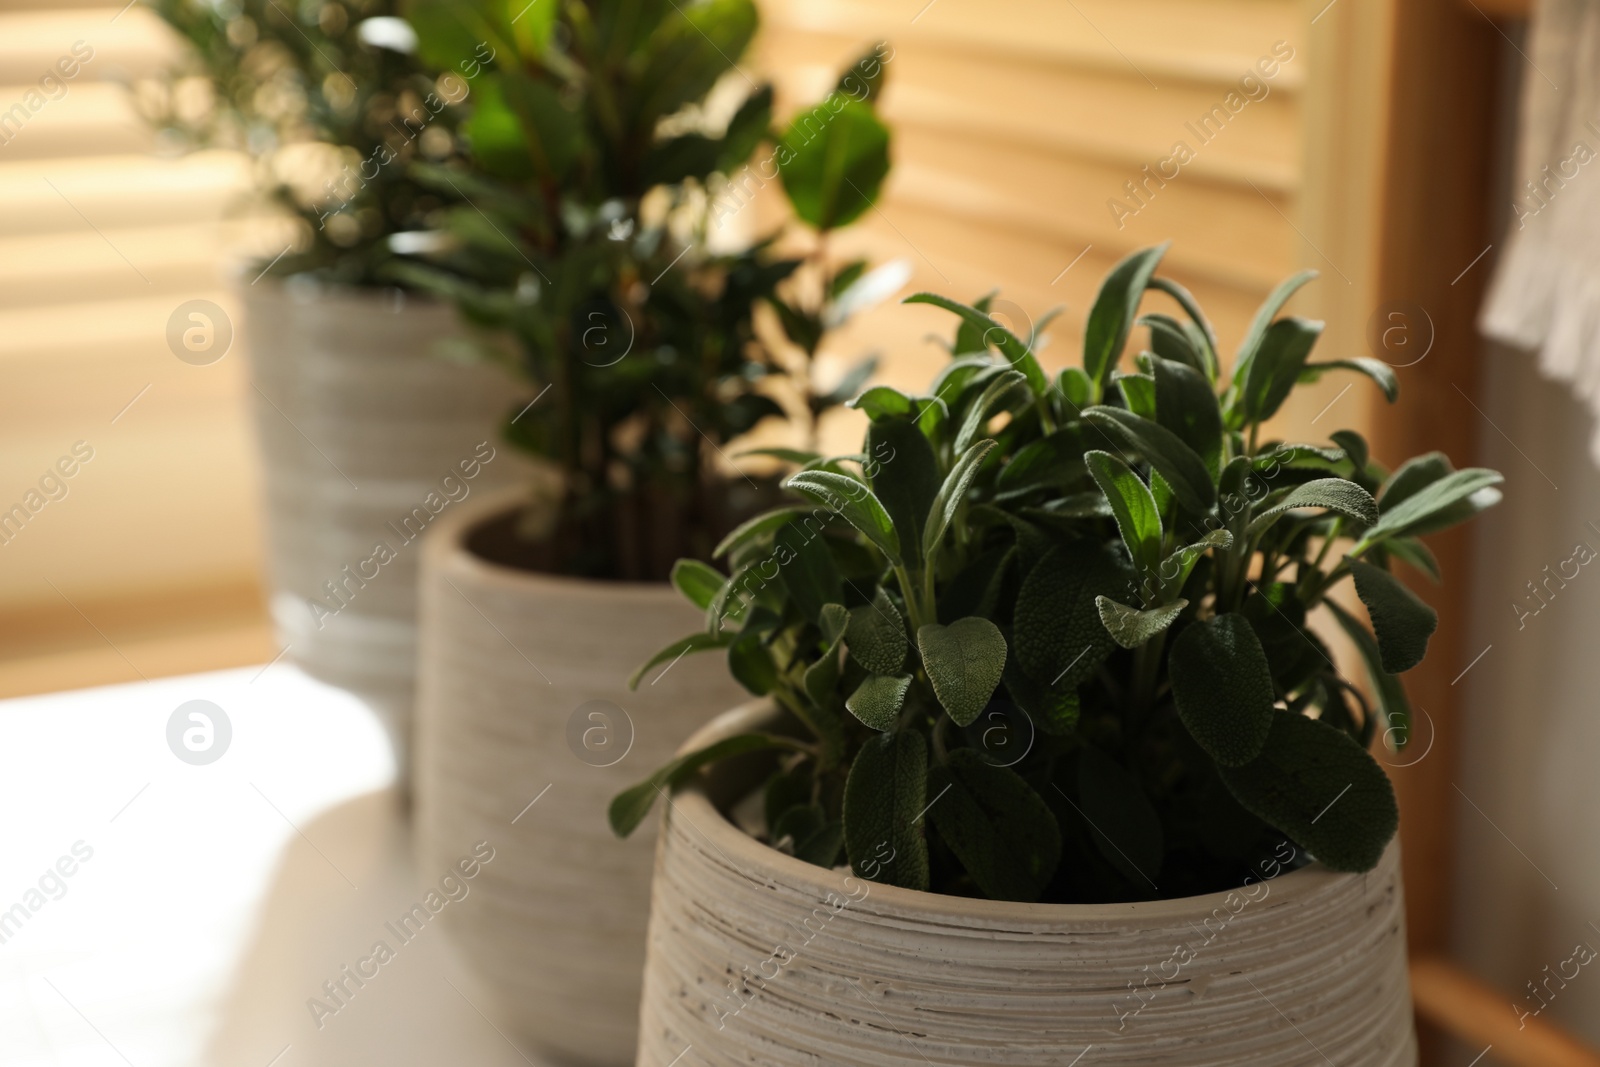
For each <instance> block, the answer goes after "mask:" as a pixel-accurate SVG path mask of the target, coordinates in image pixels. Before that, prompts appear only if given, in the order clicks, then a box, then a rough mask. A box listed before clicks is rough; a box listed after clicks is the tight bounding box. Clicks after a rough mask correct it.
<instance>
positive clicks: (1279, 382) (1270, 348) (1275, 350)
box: [1231, 318, 1324, 426]
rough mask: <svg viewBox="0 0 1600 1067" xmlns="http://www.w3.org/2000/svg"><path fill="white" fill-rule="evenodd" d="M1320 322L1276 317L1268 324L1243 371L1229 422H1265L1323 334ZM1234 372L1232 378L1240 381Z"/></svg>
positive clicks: (1296, 380)
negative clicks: (1241, 382)
mask: <svg viewBox="0 0 1600 1067" xmlns="http://www.w3.org/2000/svg"><path fill="white" fill-rule="evenodd" d="M1323 325H1324V324H1323V323H1321V322H1316V321H1313V320H1309V319H1301V318H1287V319H1279V320H1278V321H1277V322H1274V323H1273V324H1272V325H1271V326H1268V327H1267V330H1266V333H1264V334H1263V335H1262V337H1261V343H1260V345H1259V346H1258V347H1257V349H1256V354H1255V358H1254V359H1252V360H1251V361H1250V363H1249V365H1248V367H1247V368H1246V370H1245V372H1244V378H1243V385H1242V386H1241V387H1240V391H1239V395H1238V400H1237V404H1236V407H1235V410H1236V412H1237V415H1236V417H1235V418H1234V419H1233V420H1232V423H1231V424H1232V425H1234V426H1241V425H1245V424H1248V423H1252V422H1265V421H1266V420H1267V419H1270V418H1271V417H1272V416H1273V415H1275V414H1277V411H1278V409H1279V408H1280V407H1282V406H1283V402H1284V401H1285V400H1287V399H1288V398H1289V393H1290V392H1291V391H1292V390H1293V389H1294V387H1295V383H1296V382H1298V381H1299V380H1300V372H1301V370H1302V369H1304V367H1305V364H1306V357H1307V356H1309V355H1310V354H1311V349H1312V348H1313V347H1314V346H1315V345H1316V343H1317V338H1319V337H1321V336H1322V328H1323ZM1239 380H1240V378H1239V372H1238V371H1237V370H1236V371H1235V372H1234V381H1236V382H1237V381H1239Z"/></svg>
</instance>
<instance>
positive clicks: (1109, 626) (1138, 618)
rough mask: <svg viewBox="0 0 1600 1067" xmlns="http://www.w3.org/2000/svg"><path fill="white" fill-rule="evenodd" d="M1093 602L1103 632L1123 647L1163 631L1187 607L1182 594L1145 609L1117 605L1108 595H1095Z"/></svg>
mask: <svg viewBox="0 0 1600 1067" xmlns="http://www.w3.org/2000/svg"><path fill="white" fill-rule="evenodd" d="M1094 603H1095V607H1096V608H1097V609H1098V610H1099V612H1100V622H1101V623H1102V624H1103V625H1104V626H1105V628H1106V632H1107V633H1108V634H1110V635H1111V637H1112V639H1113V640H1114V641H1116V643H1117V644H1119V645H1121V646H1122V647H1123V648H1138V647H1139V646H1140V645H1142V644H1144V643H1145V642H1146V641H1149V640H1150V639H1151V638H1152V637H1154V636H1155V635H1156V634H1159V633H1162V632H1164V631H1165V630H1166V628H1167V627H1169V626H1171V625H1172V623H1173V621H1174V620H1176V619H1177V617H1178V616H1179V615H1182V614H1183V609H1184V608H1186V607H1188V606H1189V602H1188V601H1187V600H1184V599H1183V598H1182V597H1179V598H1178V599H1177V600H1174V601H1173V602H1172V603H1170V604H1163V605H1161V606H1160V607H1158V608H1151V609H1149V610H1148V611H1140V610H1139V609H1138V608H1130V607H1129V606H1128V605H1126V604H1119V603H1117V602H1116V601H1115V600H1112V599H1111V598H1110V597H1108V596H1097V597H1095V598H1094Z"/></svg>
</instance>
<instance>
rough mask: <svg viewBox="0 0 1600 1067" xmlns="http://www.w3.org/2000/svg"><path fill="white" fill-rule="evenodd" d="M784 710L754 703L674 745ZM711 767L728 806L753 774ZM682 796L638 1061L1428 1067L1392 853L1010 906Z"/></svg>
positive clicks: (668, 855)
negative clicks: (1180, 886)
mask: <svg viewBox="0 0 1600 1067" xmlns="http://www.w3.org/2000/svg"><path fill="white" fill-rule="evenodd" d="M773 721H774V718H773V716H772V714H771V712H770V710H769V708H768V707H766V706H764V705H762V704H750V705H746V706H745V707H743V708H740V709H738V710H736V711H734V712H730V713H729V714H727V715H725V716H723V717H722V718H720V719H718V720H717V721H716V722H715V723H713V724H712V725H711V726H709V727H707V728H706V729H705V730H702V731H701V733H700V734H699V735H698V736H696V737H695V738H694V739H693V740H692V741H690V742H689V743H688V744H687V745H686V746H685V748H686V749H687V748H689V747H696V748H698V747H701V746H703V745H705V744H708V743H709V742H711V741H713V740H715V739H716V738H717V737H720V736H726V735H728V734H732V733H738V732H743V731H745V730H749V729H752V728H758V727H764V726H770V725H771V724H772V723H773ZM747 758H753V757H747ZM719 772H720V773H719V774H716V775H713V777H712V779H711V791H712V792H720V793H721V794H722V795H720V796H719V797H718V800H719V803H727V802H728V801H730V800H732V799H734V796H735V795H736V794H738V793H740V792H741V791H743V790H744V789H746V788H748V785H749V781H746V782H743V783H739V782H735V781H732V780H731V779H733V778H734V777H735V776H736V768H728V767H724V768H719ZM675 800H676V802H675V804H674V805H673V806H672V808H671V809H670V810H669V811H668V812H667V815H666V817H665V822H664V826H665V829H664V831H663V837H662V839H661V844H660V849H659V853H658V858H657V865H656V882H655V892H654V896H653V898H652V904H651V915H650V946H649V962H648V964H647V967H646V973H645V993H644V1005H643V1009H642V1012H641V1023H640V1043H639V1058H638V1063H639V1065H640V1067H667V1065H668V1064H672V1063H676V1062H693V1063H695V1064H697V1065H704V1067H735V1065H740V1067H744V1065H748V1064H753V1063H759V1064H763V1065H768V1067H791V1065H792V1067H800V1065H806V1067H815V1065H816V1064H824V1063H825V1064H852V1065H868V1067H878V1065H884V1067H887V1065H894V1067H929V1065H938V1067H943V1065H962V1067H971V1065H974V1064H1005V1065H1016V1067H1023V1065H1026V1067H1035V1065H1037V1067H1044V1065H1046V1064H1050V1065H1056V1067H1060V1065H1063V1064H1070V1063H1077V1062H1079V1061H1078V1060H1077V1059H1075V1057H1080V1056H1081V1057H1082V1060H1081V1062H1082V1063H1083V1065H1084V1067H1090V1065H1094V1067H1101V1065H1104V1067H1111V1065H1117V1064H1122V1065H1127V1067H1134V1065H1137V1067H1158V1065H1169V1064H1170V1065H1180V1064H1181V1065H1183V1067H1302V1065H1303V1067H1324V1065H1326V1064H1328V1063H1336V1064H1338V1065H1339V1067H1413V1065H1415V1064H1416V1062H1417V1049H1416V1039H1415V1036H1414V1035H1413V1032H1412V1017H1411V997H1410V991H1409V986H1408V984H1407V972H1406V955H1405V922H1404V914H1403V907H1402V905H1403V901H1402V891H1401V886H1400V862H1399V848H1398V845H1395V844H1391V845H1390V846H1389V849H1388V851H1387V852H1385V853H1384V856H1383V859H1382V860H1381V861H1380V863H1379V865H1378V866H1377V868H1376V869H1374V870H1372V871H1371V872H1369V873H1367V874H1364V875H1352V874H1336V873H1334V872H1332V871H1329V870H1327V869H1326V868H1323V867H1321V866H1319V865H1316V864H1313V865H1311V866H1308V867H1303V868H1301V869H1299V870H1295V871H1292V872H1290V873H1283V874H1279V875H1278V876H1276V877H1272V875H1273V873H1274V872H1272V871H1271V870H1266V871H1263V872H1262V874H1263V876H1264V877H1265V880H1264V881H1263V880H1256V881H1253V882H1252V883H1251V884H1250V885H1248V886H1243V885H1241V887H1240V888H1239V889H1238V890H1235V891H1232V892H1227V893H1214V894H1210V895H1208V896H1200V897H1189V898H1184V899H1177V900H1162V901H1150V902H1141V903H1132V904H1096V905H1060V904H1016V903H1009V902H1003V901H990V900H972V899H967V898H963V897H950V896H941V895H937V894H933V893H919V892H913V891H911V890H906V889H899V888H895V887H893V886H884V885H878V884H874V883H870V882H867V881H864V880H862V879H859V878H855V877H853V876H850V875H848V874H846V873H842V872H840V871H828V870H823V869H821V868H819V867H815V866H812V865H810V864H807V863H803V862H801V861H800V860H797V859H795V858H793V857H791V856H787V855H784V854H782V853H780V852H778V851H776V850H774V849H771V848H768V847H767V846H766V845H763V844H761V843H760V842H758V841H757V840H755V839H754V838H752V837H750V836H748V835H747V834H745V833H744V832H742V831H741V830H739V829H737V828H736V827H735V826H734V825H733V824H732V823H730V822H729V821H728V819H727V818H725V817H724V816H723V814H722V812H721V810H719V807H718V806H717V805H716V804H713V802H712V800H711V799H710V797H709V796H708V792H707V791H706V789H704V788H698V787H697V788H691V789H686V790H685V791H684V792H682V793H681V794H679V795H678V796H677V797H676V798H675ZM687 1049H692V1050H693V1051H692V1053H690V1054H689V1056H692V1060H691V1059H690V1058H689V1056H685V1055H684V1054H685V1050H687ZM1086 1050H1088V1051H1086ZM680 1056H683V1057H684V1059H683V1060H681V1061H680V1060H679V1057H680Z"/></svg>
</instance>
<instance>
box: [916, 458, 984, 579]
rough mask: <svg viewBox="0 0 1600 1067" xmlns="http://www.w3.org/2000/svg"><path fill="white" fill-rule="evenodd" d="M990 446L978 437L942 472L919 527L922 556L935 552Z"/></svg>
mask: <svg viewBox="0 0 1600 1067" xmlns="http://www.w3.org/2000/svg"><path fill="white" fill-rule="evenodd" d="M994 446H995V443H994V442H993V441H991V440H983V441H979V442H978V443H977V444H975V445H973V446H972V447H971V448H969V449H967V450H966V451H965V452H963V453H962V454H961V458H960V459H958V460H956V463H955V466H953V467H951V468H950V473H949V474H947V475H946V476H945V479H944V484H943V485H941V486H940V487H939V492H938V495H937V496H935V497H934V498H933V506H932V507H930V508H929V509H928V521H927V524H926V525H925V526H924V527H923V530H922V555H923V558H924V559H930V560H931V559H933V558H934V557H935V556H936V555H937V554H938V552H939V542H940V541H942V540H944V532H945V530H947V529H949V527H950V521H951V520H952V519H954V518H955V516H956V511H957V510H958V509H959V508H960V507H961V504H962V502H963V501H965V500H966V499H967V490H968V489H970V488H971V487H972V479H973V478H975V477H977V475H978V467H979V466H980V465H981V464H982V463H983V460H984V457H986V456H987V455H988V454H989V450H990V449H992V448H994Z"/></svg>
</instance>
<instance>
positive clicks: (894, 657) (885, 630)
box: [845, 586, 911, 674]
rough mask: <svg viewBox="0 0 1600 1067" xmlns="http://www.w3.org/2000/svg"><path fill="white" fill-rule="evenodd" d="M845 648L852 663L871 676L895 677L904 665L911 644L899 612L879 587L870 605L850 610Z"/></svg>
mask: <svg viewBox="0 0 1600 1067" xmlns="http://www.w3.org/2000/svg"><path fill="white" fill-rule="evenodd" d="M845 645H846V647H848V648H849V650H850V655H851V656H852V657H853V658H854V659H855V661H856V662H857V663H859V664H861V665H862V666H863V667H865V668H866V669H867V670H869V671H872V672H873V673H874V674H898V673H900V670H901V668H903V667H904V666H905V664H906V652H907V651H909V649H910V646H911V643H910V642H909V641H907V640H906V624H905V620H904V619H903V618H901V616H900V611H899V609H898V608H896V607H895V606H894V601H893V600H890V599H889V594H887V593H885V592H884V591H883V588H882V587H881V586H880V587H879V588H877V589H876V590H874V591H873V596H872V603H870V604H862V605H861V606H859V607H854V608H851V609H850V626H849V629H847V630H846V631H845Z"/></svg>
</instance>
